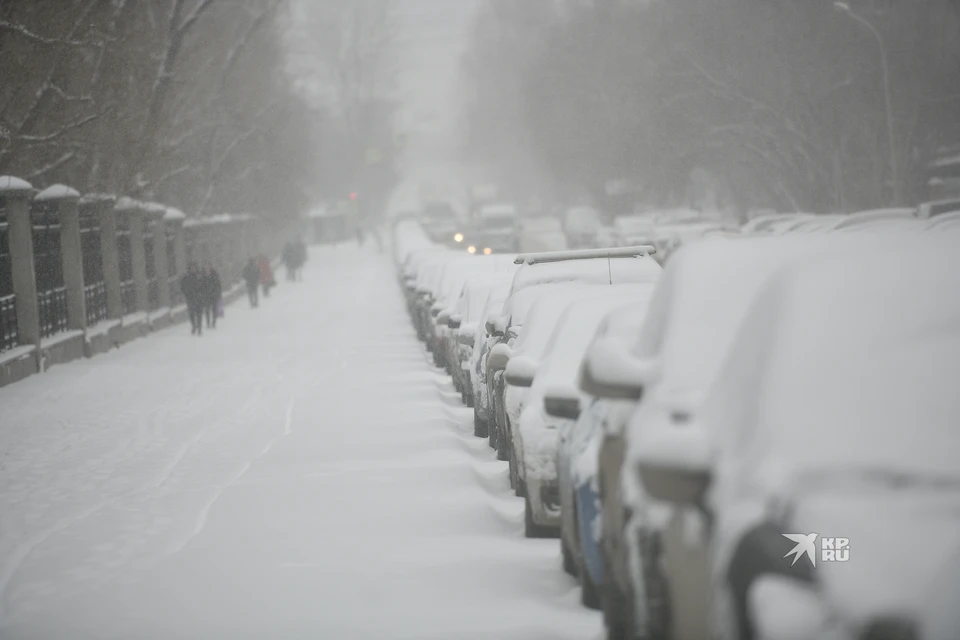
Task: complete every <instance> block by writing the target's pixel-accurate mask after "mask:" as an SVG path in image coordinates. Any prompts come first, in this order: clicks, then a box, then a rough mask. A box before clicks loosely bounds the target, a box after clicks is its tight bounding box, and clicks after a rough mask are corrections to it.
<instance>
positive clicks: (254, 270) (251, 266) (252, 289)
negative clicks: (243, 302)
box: [241, 258, 260, 309]
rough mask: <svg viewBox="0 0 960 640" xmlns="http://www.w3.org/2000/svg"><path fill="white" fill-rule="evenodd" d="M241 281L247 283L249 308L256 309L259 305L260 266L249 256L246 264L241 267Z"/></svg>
mask: <svg viewBox="0 0 960 640" xmlns="http://www.w3.org/2000/svg"><path fill="white" fill-rule="evenodd" d="M241 275H243V281H244V282H245V283H246V285H247V297H248V298H249V299H250V308H251V309H256V308H257V307H258V306H259V305H260V301H259V300H258V295H257V294H258V290H259V288H260V266H259V265H258V264H257V261H256V260H254V259H253V258H250V259H249V260H248V261H247V266H245V267H244V268H243V273H242V274H241Z"/></svg>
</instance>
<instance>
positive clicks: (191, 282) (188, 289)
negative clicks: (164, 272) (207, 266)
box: [180, 263, 203, 336]
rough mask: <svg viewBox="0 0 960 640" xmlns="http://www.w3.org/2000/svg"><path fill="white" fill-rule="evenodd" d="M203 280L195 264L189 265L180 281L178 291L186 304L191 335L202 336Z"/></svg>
mask: <svg viewBox="0 0 960 640" xmlns="http://www.w3.org/2000/svg"><path fill="white" fill-rule="evenodd" d="M202 280H203V278H202V275H201V274H200V270H199V269H198V268H197V265H196V264H193V263H191V264H190V266H189V267H188V268H187V273H186V275H184V276H183V278H181V279H180V291H181V292H182V293H183V299H184V300H185V301H186V302H187V312H188V313H189V314H190V333H191V335H198V336H199V335H202V334H203V282H202Z"/></svg>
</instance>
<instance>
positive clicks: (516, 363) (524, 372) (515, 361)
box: [503, 356, 537, 389]
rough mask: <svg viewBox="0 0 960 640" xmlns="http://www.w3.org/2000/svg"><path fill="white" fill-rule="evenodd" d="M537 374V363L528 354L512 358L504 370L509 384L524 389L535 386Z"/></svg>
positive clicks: (504, 377) (504, 375)
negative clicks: (534, 381) (534, 380)
mask: <svg viewBox="0 0 960 640" xmlns="http://www.w3.org/2000/svg"><path fill="white" fill-rule="evenodd" d="M536 375H537V363H536V362H535V361H534V360H533V359H532V358H528V357H527V356H516V357H513V358H511V359H510V361H509V362H508V363H507V366H506V368H504V370H503V379H504V380H505V381H506V383H507V384H509V385H511V386H514V387H521V388H524V389H526V388H529V387H532V386H533V379H534V377H535V376H536Z"/></svg>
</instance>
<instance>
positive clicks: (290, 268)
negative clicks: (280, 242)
mask: <svg viewBox="0 0 960 640" xmlns="http://www.w3.org/2000/svg"><path fill="white" fill-rule="evenodd" d="M283 266H284V267H286V269H287V282H293V281H294V280H296V279H297V247H296V246H295V245H294V244H293V242H288V243H287V244H285V245H284V246H283Z"/></svg>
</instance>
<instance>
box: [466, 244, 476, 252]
mask: <svg viewBox="0 0 960 640" xmlns="http://www.w3.org/2000/svg"><path fill="white" fill-rule="evenodd" d="M467 252H468V253H476V252H477V248H476V247H475V246H473V245H470V246H469V247H467Z"/></svg>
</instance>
